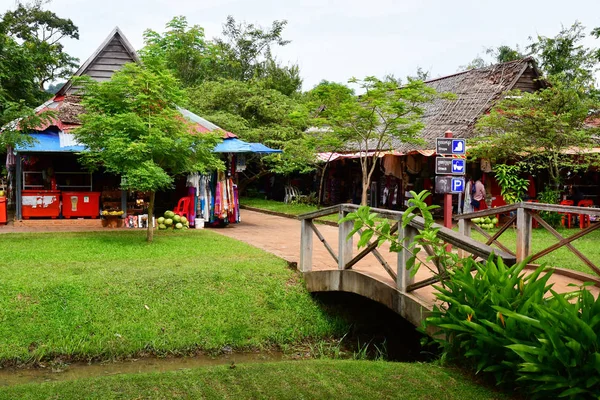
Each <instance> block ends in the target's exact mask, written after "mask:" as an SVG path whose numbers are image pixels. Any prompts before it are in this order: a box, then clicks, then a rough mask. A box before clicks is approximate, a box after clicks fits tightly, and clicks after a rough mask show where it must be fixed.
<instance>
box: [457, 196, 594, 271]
mask: <svg viewBox="0 0 600 400" xmlns="http://www.w3.org/2000/svg"><path fill="white" fill-rule="evenodd" d="M540 211H547V212H557V213H559V214H562V215H564V216H568V215H569V214H572V215H577V216H579V218H580V219H581V218H585V216H588V217H589V216H592V215H596V216H597V215H600V208H590V207H574V206H559V205H555V204H543V203H529V202H526V203H516V204H511V205H507V206H502V207H496V208H489V209H487V210H482V211H477V212H473V213H468V214H462V215H457V216H455V217H454V219H455V220H458V228H459V229H458V230H459V232H460V233H461V234H463V235H465V236H469V237H470V236H471V230H472V229H475V230H476V231H478V232H479V233H481V234H482V235H483V236H484V237H485V238H486V239H487V240H486V242H485V243H486V244H488V245H492V244H493V245H496V246H497V247H498V248H500V249H502V250H504V251H506V252H507V253H509V254H513V255H514V256H515V257H516V259H517V261H521V260H524V259H526V258H527V257H531V258H530V261H529V262H531V263H532V262H534V261H535V260H538V259H539V258H541V257H543V256H545V255H548V254H550V253H551V252H553V251H556V250H558V249H560V248H562V247H566V248H567V249H569V250H570V251H571V252H572V253H573V254H575V255H576V256H577V257H579V259H581V260H582V261H583V262H584V263H585V265H587V266H588V267H589V268H590V270H592V271H593V272H594V273H595V274H597V275H600V268H598V266H597V265H595V264H594V263H593V262H592V261H591V260H590V259H589V258H588V257H586V256H585V255H584V254H583V253H581V252H580V251H579V250H577V249H576V248H575V247H573V245H572V242H573V241H574V240H577V239H579V238H581V237H583V236H586V235H588V234H589V233H590V232H592V231H595V230H596V229H598V228H600V222H596V223H589V224H586V225H588V226H587V227H584V228H583V229H580V230H577V231H576V232H575V233H574V234H573V235H571V236H568V237H563V236H562V235H561V234H560V233H559V232H558V231H557V230H556V229H554V228H553V227H552V226H550V225H549V224H548V223H547V222H546V221H544V219H543V218H542V217H541V216H540V215H539V212H540ZM492 215H506V216H507V219H506V221H505V222H504V224H503V225H502V226H501V227H500V229H499V230H498V231H497V232H496V233H494V235H490V234H489V233H488V232H486V231H485V230H483V229H481V228H480V227H479V226H477V225H476V224H475V223H473V222H472V221H471V220H472V219H473V218H478V217H487V216H492ZM533 221H536V222H537V224H538V225H539V226H541V227H542V228H544V229H546V230H547V231H548V232H550V233H551V234H552V235H553V236H554V237H555V238H556V239H557V240H558V241H557V243H555V244H553V245H551V246H548V247H547V248H545V249H543V250H541V251H538V252H537V253H535V254H531V237H532V225H533V224H532V222H533ZM515 223H516V229H517V243H516V252H513V251H511V250H510V249H508V248H507V247H506V246H504V245H503V244H502V243H500V242H499V241H498V238H499V237H500V236H501V235H502V234H503V233H504V232H506V230H507V229H508V228H509V227H511V226H513V224H515Z"/></svg>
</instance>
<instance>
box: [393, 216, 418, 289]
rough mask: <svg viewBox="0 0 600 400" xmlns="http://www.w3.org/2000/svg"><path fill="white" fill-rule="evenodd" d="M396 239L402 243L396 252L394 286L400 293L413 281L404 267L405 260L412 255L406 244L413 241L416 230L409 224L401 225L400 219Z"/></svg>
mask: <svg viewBox="0 0 600 400" xmlns="http://www.w3.org/2000/svg"><path fill="white" fill-rule="evenodd" d="M399 224H400V226H399V228H398V241H399V243H400V244H401V245H402V249H401V250H400V251H399V252H398V266H397V272H396V276H397V278H396V286H397V287H398V290H400V291H401V292H402V293H406V287H407V286H408V285H410V284H412V283H414V278H413V277H411V276H410V271H409V270H407V269H406V262H407V261H408V259H409V258H411V257H412V254H411V252H410V251H409V250H408V246H409V245H410V244H411V243H412V242H414V240H415V239H414V238H415V235H416V230H415V229H414V228H413V227H411V226H405V227H403V226H402V221H400V222H399Z"/></svg>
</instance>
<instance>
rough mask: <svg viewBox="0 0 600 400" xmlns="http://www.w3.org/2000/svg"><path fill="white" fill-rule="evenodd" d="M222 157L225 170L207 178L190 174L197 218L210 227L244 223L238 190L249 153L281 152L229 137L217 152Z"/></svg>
mask: <svg viewBox="0 0 600 400" xmlns="http://www.w3.org/2000/svg"><path fill="white" fill-rule="evenodd" d="M213 151H214V152H215V153H220V154H222V158H223V161H224V163H225V170H224V171H215V172H213V173H211V174H206V175H198V174H194V175H190V176H189V177H188V182H187V186H188V187H189V189H190V194H191V196H192V197H193V199H194V202H193V204H192V206H191V207H192V209H193V210H192V211H193V216H192V218H191V219H190V221H195V219H196V217H199V218H201V219H202V220H203V221H205V222H206V223H207V224H209V225H213V226H217V225H227V224H230V223H238V222H240V204H239V196H238V188H237V173H238V172H241V171H243V170H244V169H245V167H246V156H247V155H248V154H272V153H281V152H282V151H281V150H277V149H271V148H269V147H267V146H265V145H263V144H261V143H248V142H244V141H243V140H240V139H237V138H235V137H228V138H226V139H224V140H223V141H222V142H221V143H219V144H218V145H217V146H216V147H215V149H214V150H213Z"/></svg>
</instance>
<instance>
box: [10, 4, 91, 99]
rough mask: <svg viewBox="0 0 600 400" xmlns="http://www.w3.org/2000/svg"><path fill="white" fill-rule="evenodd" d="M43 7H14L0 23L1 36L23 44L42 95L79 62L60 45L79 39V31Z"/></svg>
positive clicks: (38, 5) (68, 76) (19, 5)
mask: <svg viewBox="0 0 600 400" xmlns="http://www.w3.org/2000/svg"><path fill="white" fill-rule="evenodd" d="M43 4H44V2H43V1H42V0H36V1H34V2H32V3H29V4H23V3H18V5H17V8H16V9H15V10H13V11H7V12H6V13H5V14H4V16H3V17H2V22H0V26H1V30H2V31H3V32H4V34H6V35H8V36H10V37H11V38H13V39H18V40H20V41H22V42H23V45H22V47H23V49H24V50H25V51H26V54H27V56H28V59H27V62H28V63H31V67H32V69H33V75H34V80H35V83H36V84H37V85H38V86H39V88H40V90H42V91H43V90H44V87H45V85H46V83H48V82H53V81H54V80H56V79H60V78H67V79H68V78H70V77H71V75H72V74H73V70H74V68H76V67H77V64H78V61H79V60H78V59H77V58H75V57H72V56H70V55H69V54H67V53H66V52H65V51H64V47H63V45H62V43H61V40H62V39H64V38H72V39H79V29H78V28H77V26H75V24H74V23H73V21H71V20H70V19H65V18H61V17H59V16H58V15H56V14H55V13H53V12H51V11H48V10H44V9H43V8H42V6H43Z"/></svg>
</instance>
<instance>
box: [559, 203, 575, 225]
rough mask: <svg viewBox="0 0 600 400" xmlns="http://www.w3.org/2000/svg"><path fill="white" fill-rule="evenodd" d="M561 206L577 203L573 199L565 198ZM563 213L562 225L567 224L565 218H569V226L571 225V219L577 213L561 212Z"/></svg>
mask: <svg viewBox="0 0 600 400" xmlns="http://www.w3.org/2000/svg"><path fill="white" fill-rule="evenodd" d="M559 204H560V205H561V206H572V205H574V204H575V203H574V202H573V200H563V201H561V202H560V203H559ZM559 214H561V215H562V218H561V220H560V224H561V225H562V226H565V218H566V219H567V227H569V228H570V227H571V220H572V219H573V218H574V217H575V215H573V214H571V213H559Z"/></svg>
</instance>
